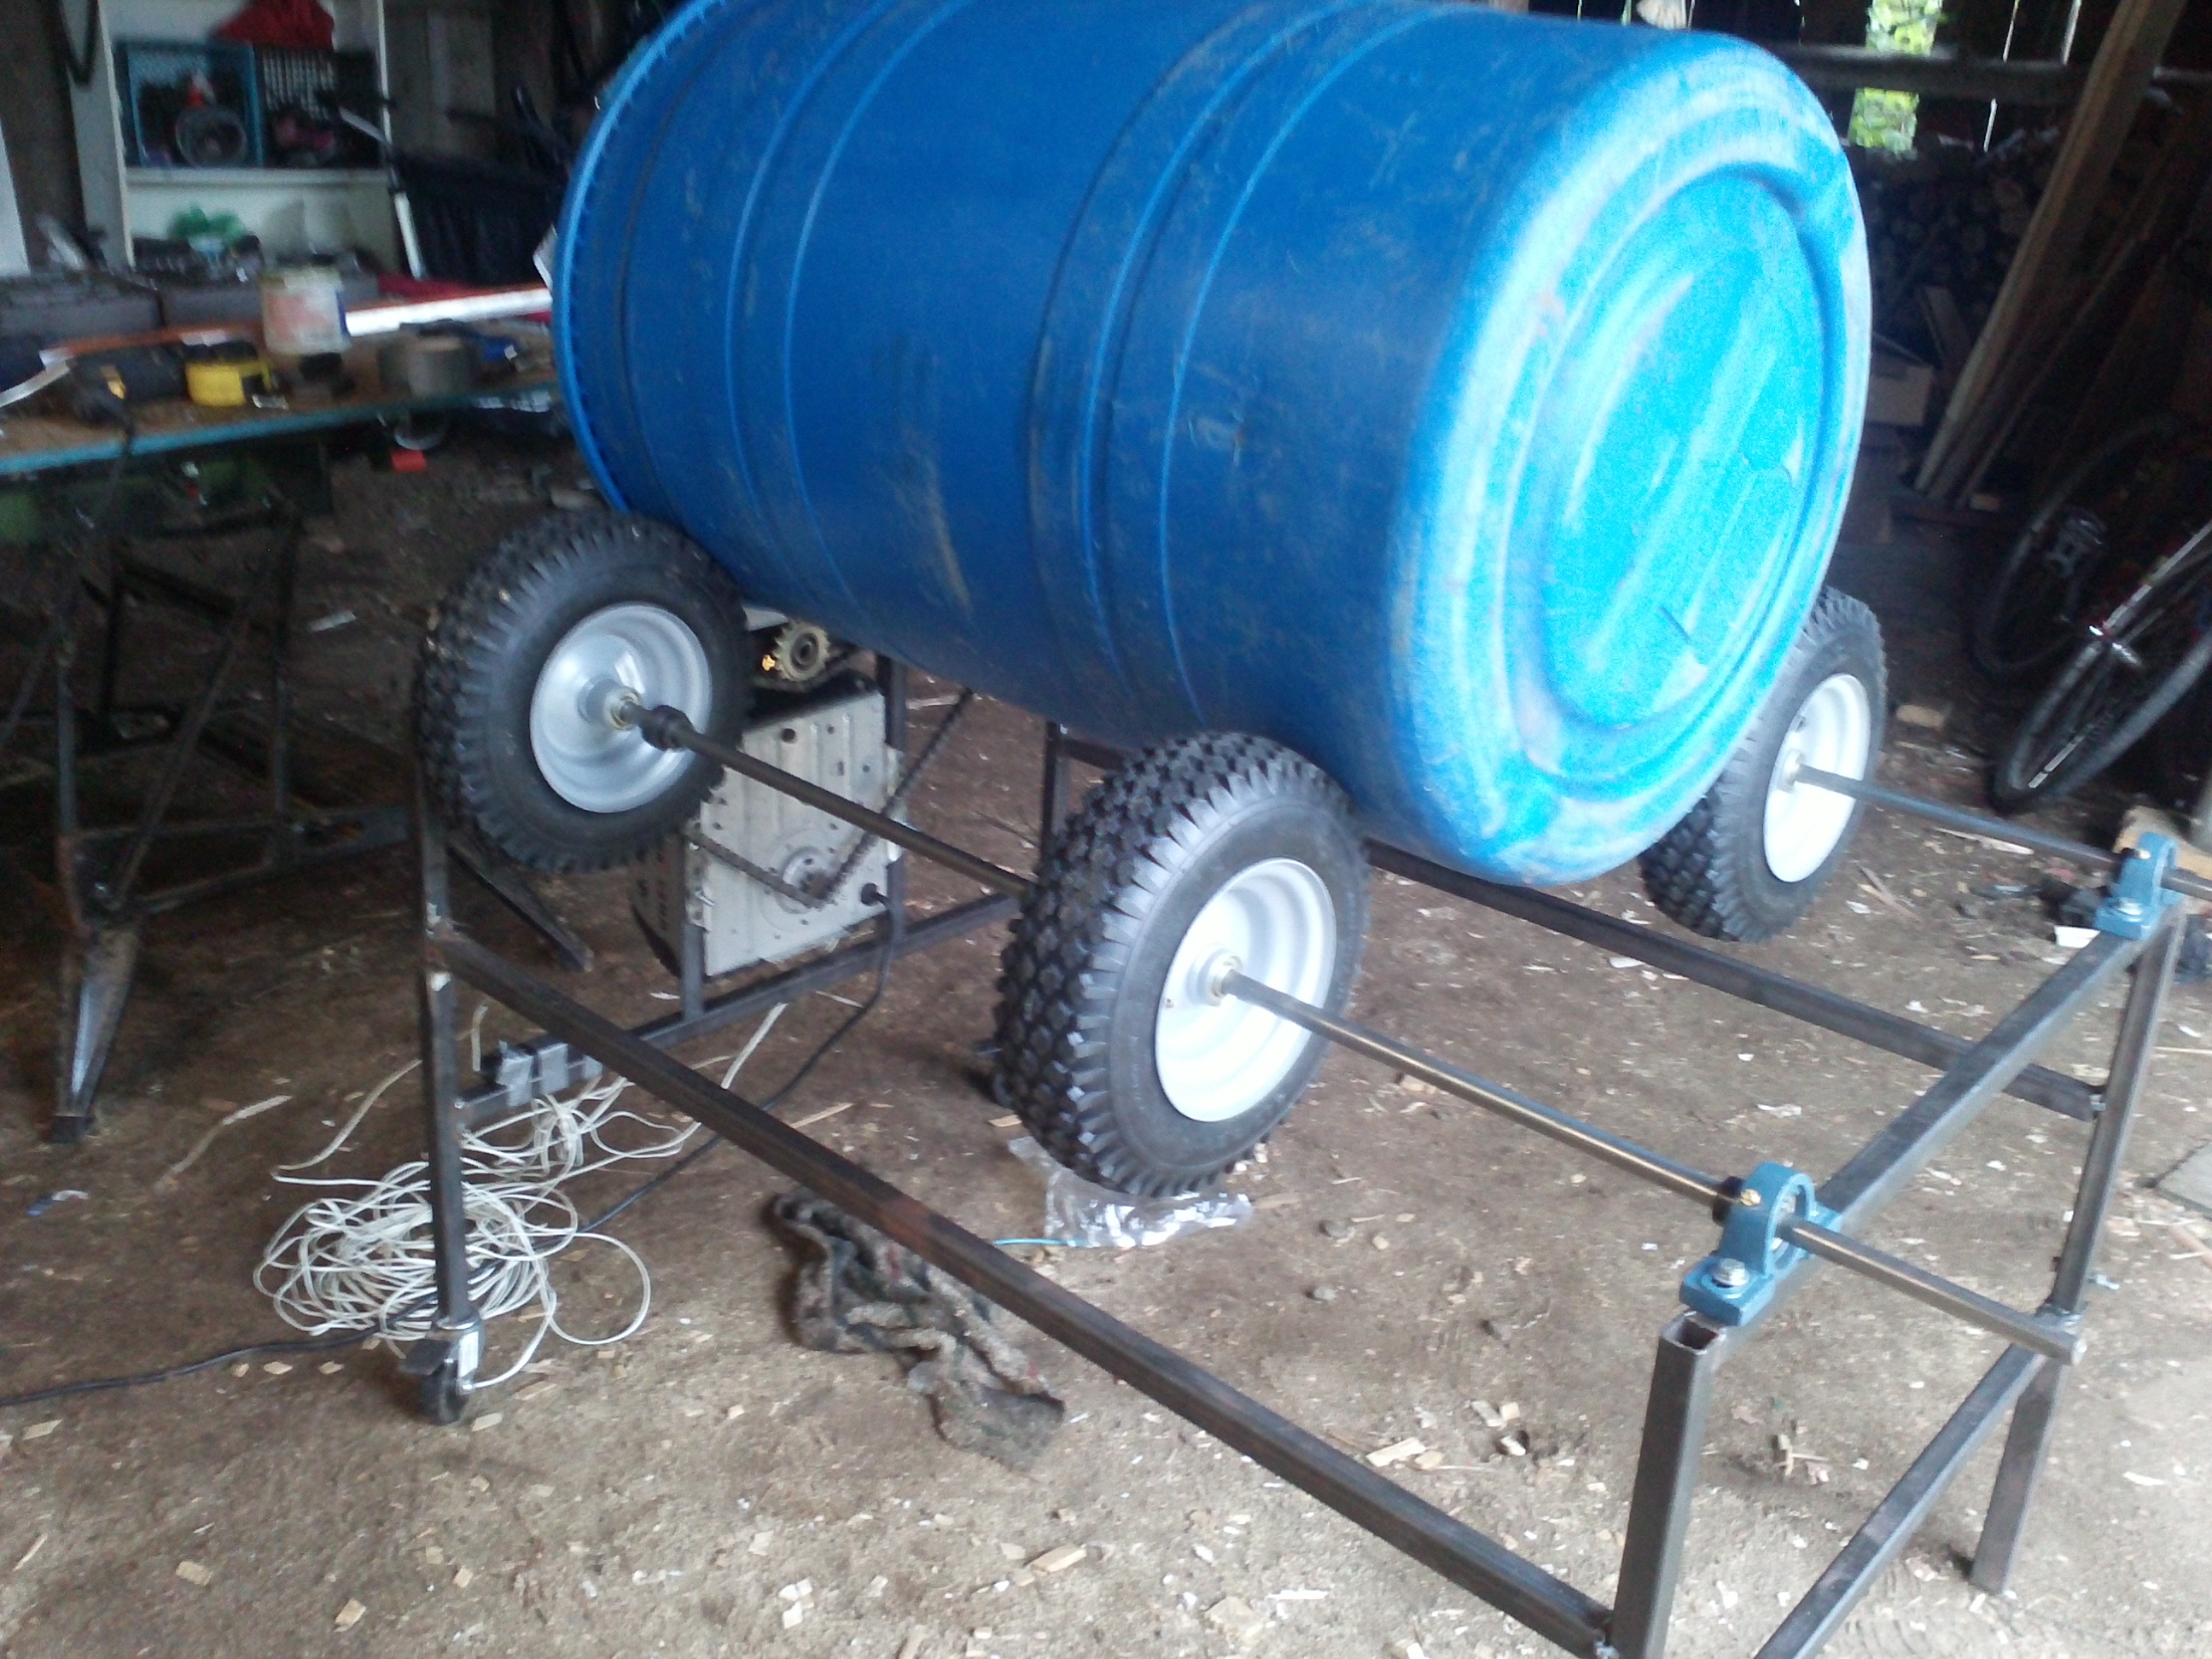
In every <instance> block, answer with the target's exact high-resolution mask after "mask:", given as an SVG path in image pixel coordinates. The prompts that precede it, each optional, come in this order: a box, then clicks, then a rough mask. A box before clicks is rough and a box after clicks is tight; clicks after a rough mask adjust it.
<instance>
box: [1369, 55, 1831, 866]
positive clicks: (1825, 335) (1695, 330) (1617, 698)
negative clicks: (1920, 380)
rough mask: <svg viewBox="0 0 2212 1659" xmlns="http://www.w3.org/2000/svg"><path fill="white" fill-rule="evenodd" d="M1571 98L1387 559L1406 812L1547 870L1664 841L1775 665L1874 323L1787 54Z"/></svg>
mask: <svg viewBox="0 0 2212 1659" xmlns="http://www.w3.org/2000/svg"><path fill="white" fill-rule="evenodd" d="M1645 38H1646V40H1650V37H1649V36H1648V35H1647V36H1646V37H1645ZM1569 113H1571V119H1563V120H1562V121H1561V122H1560V123H1559V125H1557V126H1556V127H1555V128H1554V129H1553V131H1551V132H1549V133H1548V134H1546V135H1543V137H1542V138H1541V142H1539V143H1534V144H1533V145H1532V147H1531V149H1530V151H1529V153H1528V160H1527V162H1526V164H1525V166H1524V167H1522V170H1521V173H1520V177H1519V179H1518V180H1517V183H1516V189H1515V192H1514V199H1513V200H1512V202H1511V203H1510V204H1509V205H1508V206H1506V207H1505V208H1504V210H1503V214H1502V216H1503V217H1504V218H1506V219H1507V220H1509V221H1510V222H1516V223H1517V224H1518V226H1519V230H1518V234H1515V235H1513V236H1511V237H1510V238H1492V239H1491V240H1489V241H1488V242H1487V243H1486V258H1484V259H1483V260H1482V261H1481V262H1480V265H1479V267H1478V269H1476V270H1474V271H1473V272H1471V273H1470V274H1469V278H1468V289H1469V290H1470V292H1471V293H1472V294H1473V295H1478V296H1479V300H1478V301H1477V302H1475V303H1471V304H1469V305H1468V307H1466V308H1465V309H1464V310H1463V311H1462V314H1461V317H1460V319H1459V328H1458V331H1457V333H1456V337H1455V339H1454V340H1453V342H1452V343H1451V347H1450V349H1449V351H1448V352H1447V354H1446V356H1445V358H1444V361H1443V363H1442V364H1441V365H1440V367H1439V368H1438V371H1437V374H1436V376H1435V377H1434V380H1433V381H1432V382H1431V393H1430V396H1431V404H1430V412H1429V416H1428V418H1427V420H1426V422H1425V423H1424V430H1425V433H1426V434H1427V435H1428V436H1429V439H1430V442H1429V444H1428V447H1427V449H1426V453H1425V456H1424V458H1423V463H1422V465H1421V468H1420V471H1419V481H1418V483H1415V484H1414V485H1413V487H1412V488H1409V489H1407V492H1406V494H1405V495H1404V496H1403V498H1402V512H1401V518H1400V520H1399V523H1398V525H1397V527H1396V534H1395V545H1394V549H1393V556H1394V557H1395V558H1396V559H1398V560H1400V561H1401V562H1402V563H1403V567H1404V569H1405V572H1406V575H1407V584H1406V587H1405V590H1404V592H1405V594H1406V602H1405V604H1404V605H1403V607H1402V613H1401V618H1400V622H1401V628H1400V629H1398V630H1397V631H1396V637H1397V641H1398V642H1399V643H1400V644H1401V647H1402V654H1401V655H1400V657H1399V661H1400V663H1401V670H1402V671H1401V677H1400V679H1399V684H1398V690H1399V691H1400V693H1401V696H1403V698H1404V700H1405V704H1406V707H1407V711H1408V714H1409V720H1408V722H1407V724H1406V725H1405V726H1404V727H1403V728H1402V729H1403V731H1404V732H1405V734H1406V736H1407V739H1408V741H1407V743H1406V744H1405V745H1404V746H1403V747H1402V748H1401V752H1400V754H1399V756H1398V757H1396V759H1397V761H1398V762H1399V764H1400V766H1401V767H1402V768H1403V769H1404V771H1403V773H1402V775H1407V776H1410V777H1413V778H1416V779H1418V780H1419V781H1420V785H1421V787H1419V789H1418V790H1416V791H1413V792H1407V795H1405V796H1401V800H1402V802H1403V810H1406V811H1409V812H1410V813H1411V814H1413V815H1414V816H1416V817H1418V818H1419V819H1420V820H1422V839H1424V840H1425V841H1426V842H1428V844H1429V845H1430V846H1431V848H1433V849H1434V850H1437V851H1438V852H1440V853H1443V854H1444V855H1445V856H1447V857H1448V858H1450V859H1452V860H1454V861H1456V862H1460V863H1462V864H1468V865H1472V866H1475V867H1477V868H1479V869H1480V870H1482V871H1484V872H1486V873H1490V874H1493V875H1496V876H1499V877H1503V878H1510V879H1513V880H1516V881H1522V882H1528V883H1536V884H1541V883H1547V882H1558V881H1564V880H1577V879H1581V878H1584V877H1587V876H1589V875H1592V874H1595V873H1596V872H1600V871H1602V870H1605V869H1608V868H1611V867H1613V866H1614V865H1617V864H1619V863H1620V862H1621V861H1623V860H1626V859H1627V858H1630V857H1632V856H1633V855H1634V854H1637V853H1638V852H1639V851H1641V850H1642V849H1643V848H1645V847H1647V846H1649V845H1650V843H1651V842H1653V841H1655V840H1656V839H1657V837H1658V836H1661V835H1663V834H1664V833H1665V832H1666V831H1667V830H1668V829H1669V828H1671V827H1672V826H1673V825H1674V823H1675V822H1676V821H1678V820H1679V819H1680V817H1681V816H1682V815H1683V814H1684V813H1685V812H1686V811H1688V810H1689V808H1690V807H1691V806H1692V805H1693V804H1694V803H1695V802H1696V800H1697V799H1698V797H1699V795H1700V794H1702V793H1704V791H1705V789H1706V788H1707V787H1709V786H1710V785H1711V782H1712V781H1713V779H1714V778H1715V777H1716V776H1717V775H1718V774H1719V772H1720V769H1721V768H1722V767H1723V765H1724V764H1725V763H1726V762H1727V759H1728V757H1729V753H1730V751H1731V750H1733V749H1734V747H1735V744H1736V743H1737V741H1738V740H1739V738H1741V733H1742V732H1743V731H1744V729H1745V727H1746V726H1747V724H1748V723H1749V721H1750V720H1751V718H1752V717H1753V714H1755V713H1756V711H1757V708H1758V706H1759V702H1761V700H1762V699H1763V698H1764V697H1765V695H1766V693H1767V691H1768V690H1769V689H1770V688H1771V685H1772V684H1773V683H1774V681H1775V679H1776V678H1777V677H1778V675H1779V673H1780V671H1781V667H1782V663H1783V659H1784V656H1785V655H1786V653H1788V651H1789V649H1790V645H1791V643H1792V642H1793V641H1795V639H1796V634H1797V630H1798V629H1799V628H1800V627H1801V626H1802V623H1803V621H1804V618H1805V617H1806V616H1807V614H1808V612H1809V611H1810V610H1811V607H1812V604H1813V601H1814V599H1815V598H1816V597H1817V595H1818V592H1819V589H1820V581H1821V580H1822V577H1823V575H1824V574H1825V572H1826V564H1827V559H1828V555H1829V552H1830V550H1831V549H1832V546H1833V544H1834V540H1835V536H1836V532H1837V528H1838V525H1839V523H1840V521H1841V519H1842V514H1843V509H1844V499H1845V496H1846V495H1847V493H1848V491H1849V488H1850V477H1851V472H1852V469H1853V465H1854V463H1855V461H1856V458H1857V447H1858V435H1859V428H1860V423H1861V421H1862V419H1863V412H1864V407H1865V398H1866V379H1867V359H1868V341H1869V328H1870V325H1869V303H1868V289H1867V275H1866V252H1865V233H1864V230H1863V225H1862V222H1861V220H1860V217H1859V210H1858V201H1857V192H1856V191H1855V190H1854V189H1853V188H1852V185H1851V181H1850V173H1849V170H1848V167H1846V165H1845V163H1844V158H1843V156H1842V155H1841V153H1840V150H1839V149H1838V145H1837V143H1836V140H1835V137H1834V133H1833V130H1832V125H1831V124H1830V121H1829V118H1828V116H1827V113H1826V111H1825V110H1823V109H1822V108H1821V107H1820V105H1819V104H1818V102H1817V101H1815V100H1814V98H1813V97H1812V96H1811V95H1810V94H1809V93H1808V92H1807V91H1806V90H1805V88H1804V87H1803V86H1802V84H1801V83H1800V82H1797V80H1796V77H1795V76H1791V75H1790V73H1789V72H1788V70H1785V69H1784V68H1783V66H1782V65H1781V64H1779V63H1778V62H1777V61H1776V60H1775V59H1774V58H1771V56H1769V55H1768V54H1766V53H1765V52H1759V51H1757V50H1755V49H1754V48H1752V47H1749V46H1741V45H1738V44H1736V43H1734V42H1729V41H1723V40H1714V39H1712V38H1711V37H1667V38H1664V39H1662V40H1659V41H1657V42H1656V43H1654V44H1653V45H1651V46H1650V47H1649V49H1647V50H1644V51H1643V52H1638V53H1637V54H1636V55H1635V56H1634V57H1633V58H1627V59H1625V60H1624V61H1623V63H1622V64H1620V67H1619V68H1618V69H1617V70H1615V71H1614V73H1613V74H1612V75H1611V76H1609V77H1608V78H1607V80H1606V81H1605V82H1604V83H1603V84H1602V85H1601V86H1600V87H1599V88H1595V89H1594V90H1592V91H1589V92H1587V93H1585V94H1583V96H1581V97H1580V98H1578V99H1577V100H1575V101H1574V102H1573V104H1572V105H1571V108H1570V112H1569ZM1381 783H1382V780H1381V779H1380V778H1377V779H1376V786H1378V787H1379V786H1380V785H1381ZM1477 803H1480V805H1479V807H1478V808H1477V810H1476V811H1474V814H1473V815H1472V818H1470V814H1469V811H1468V809H1469V807H1470V806H1472V805H1476V804H1477ZM1439 809H1441V810H1439ZM1470 829H1473V833H1470Z"/></svg>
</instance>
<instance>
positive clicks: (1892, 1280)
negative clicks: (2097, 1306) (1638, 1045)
mask: <svg viewBox="0 0 2212 1659" xmlns="http://www.w3.org/2000/svg"><path fill="white" fill-rule="evenodd" d="M1218 984H1219V989H1220V993H1221V994H1222V995H1224V996H1233V997H1237V998H1239V999H1241V1000H1243V1001H1246V1002H1249V1003H1252V1004H1253V1005H1255V1006H1258V1007H1261V1008H1265V1009H1266V1010H1267V1012H1270V1013H1272V1014H1273V1015H1275V1016H1276V1017H1277V1018H1280V1019H1286V1020H1288V1021H1290V1022H1291V1024H1293V1025H1300V1026H1304V1028H1305V1029H1306V1030H1309V1031H1311V1032H1313V1033H1314V1034H1315V1035H1316V1036H1322V1037H1326V1038H1327V1039H1328V1041H1329V1042H1334V1043H1336V1044H1337V1045H1338V1046H1340V1048H1349V1049H1351V1050H1352V1052H1353V1053H1354V1054H1364V1055H1366V1056H1367V1057H1368V1058H1369V1059H1370V1060H1381V1061H1383V1062H1384V1063H1385V1064H1386V1065H1390V1066H1396V1067H1397V1068H1398V1069H1399V1070H1400V1071H1401V1072H1403V1073H1406V1074H1407V1076H1409V1077H1417V1078H1419V1079H1422V1080H1423V1081H1425V1082H1427V1083H1430V1084H1432V1085H1435V1086H1436V1087H1437V1088H1438V1089H1441V1090H1443V1091H1444V1092H1445V1093H1447V1094H1449V1095H1455V1096H1457V1097H1459V1098H1460V1099H1462V1100H1466V1101H1471V1102H1472V1103H1474V1104H1475V1105H1477V1106H1480V1107H1483V1108H1484V1109H1486V1110H1489V1111H1492V1112H1495V1113H1497V1114H1498V1115H1499V1116H1501V1117H1504V1118H1508V1119H1510V1120H1511V1121H1514V1122H1516V1123H1518V1124H1521V1125H1522V1127H1526V1128H1530V1129H1534V1130H1535V1131H1536V1133H1539V1134H1541V1135H1545V1136H1547V1137H1548V1138H1549V1139H1553V1140H1556V1141H1558V1142H1559V1143H1560V1144H1561V1145H1562V1146H1571V1147H1573V1148H1574V1149H1575V1150H1576V1151H1577V1152H1585V1153H1588V1154H1589V1156H1590V1157H1592V1158H1596V1159H1598V1160H1599V1161H1600V1162H1601V1163H1605V1164H1611V1165H1612V1166H1613V1168H1614V1169H1616V1170H1624V1171H1626V1173H1628V1174H1630V1175H1632V1176H1636V1177H1637V1178H1638V1180H1641V1181H1648V1182H1651V1183H1652V1184H1653V1185H1655V1186H1658V1187H1664V1188H1667V1189H1668V1191H1669V1192H1674V1193H1680V1194H1682V1196H1684V1197H1685V1198H1692V1199H1695V1200H1698V1201H1699V1203H1701V1204H1704V1205H1705V1206H1709V1207H1711V1206H1725V1205H1729V1204H1733V1203H1735V1201H1736V1197H1735V1194H1736V1188H1735V1186H1734V1185H1733V1184H1732V1183H1723V1182H1721V1181H1720V1180H1718V1179H1717V1178H1716V1177H1715V1176H1709V1175H1706V1174H1705V1173H1704V1172H1702V1171H1701V1170H1693V1169H1692V1168H1691V1167H1690V1166H1689V1165H1687V1164H1678V1163H1676V1162H1675V1161H1674V1159H1673V1158H1668V1157H1667V1156H1665V1155H1664V1154H1663V1153H1660V1152H1652V1151H1650V1149H1649V1148H1647V1147H1643V1146H1637V1145H1636V1144H1635V1143H1634V1142H1632V1141H1627V1140H1623V1139H1621V1138H1620V1136H1618V1135H1615V1134H1612V1133H1608V1132H1607V1131H1606V1130H1603V1129H1601V1128H1599V1127H1597V1126H1596V1125H1595V1124H1592V1123H1586V1122H1584V1121H1583V1120H1582V1119H1580V1118H1578V1117H1573V1116H1571V1115H1568V1114H1567V1113H1565V1112H1562V1111H1559V1110H1557V1109H1554V1108H1553V1107H1549V1106H1545V1105H1541V1104H1539V1103H1537V1102H1535V1101H1533V1100H1530V1099H1528V1097H1526V1096H1524V1095H1518V1094H1516V1093H1514V1092H1513V1091H1511V1090H1510V1089H1504V1088H1500V1087H1499V1086H1498V1085H1496V1084H1494V1083H1488V1082H1485V1081H1484V1080H1483V1079H1480V1078H1477V1077H1472V1076H1469V1075H1468V1073H1465V1072H1462V1071H1461V1070H1459V1069H1458V1068H1457V1067H1456V1066H1447V1065H1446V1064H1444V1063H1443V1061H1442V1060H1437V1059H1436V1058H1434V1057H1433V1056H1431V1055H1429V1054H1423V1053H1421V1052H1420V1050H1419V1049H1418V1048H1407V1047H1406V1045H1405V1044H1403V1043H1401V1042H1392V1041H1391V1040H1390V1039H1389V1037H1386V1036H1382V1035H1380V1034H1379V1033H1377V1032H1374V1031H1370V1030H1367V1029H1366V1028H1365V1027H1364V1026H1362V1025H1356V1024H1352V1022H1351V1021H1350V1020H1346V1019H1339V1018H1336V1017H1335V1016H1334V1015H1332V1014H1330V1013H1328V1012H1327V1011H1326V1010H1324V1009H1320V1008H1316V1007H1315V1006H1313V1005H1312V1004H1310V1003H1309V1002H1304V1001H1302V1000H1299V999H1298V998H1297V997H1294V996H1290V995H1288V994H1285V993H1284V992H1281V991H1278V990H1276V989H1274V988H1273V987H1272V986H1267V985H1262V984H1261V983H1260V981H1257V980H1255V979H1253V978H1252V977H1250V976H1249V975H1247V974H1244V973H1242V972H1239V971H1237V969H1230V970H1229V971H1228V972H1226V973H1225V974H1223V975H1221V977H1220V980H1219V981H1218ZM1777 1231H1778V1232H1779V1233H1780V1234H1781V1236H1782V1237H1784V1238H1785V1239H1786V1240H1788V1241H1789V1242H1790V1243H1793V1244H1796V1245H1797V1246H1798V1247H1799V1248H1800V1249H1804V1250H1806V1251H1808V1252H1809V1253H1810V1254H1812V1255H1817V1256H1820V1258H1821V1259H1822V1260H1824V1261H1832V1262H1833V1263H1835V1264H1836V1265H1837V1266H1838V1267H1847V1268H1849V1269H1850V1271H1851V1272H1853V1273H1858V1274H1860V1275H1862V1276H1863V1277H1864V1278H1867V1279H1873V1280H1875V1282H1876V1283H1877V1284H1881V1285H1888V1286H1889V1287H1890V1288H1891V1289H1892V1290H1895V1291H1902V1292H1903V1293H1904V1294H1905V1295H1906V1296H1909V1297H1912V1298H1913V1299H1914V1300H1915V1301H1917V1302H1923V1303H1925V1304H1928V1305H1929V1307H1931V1308H1940V1309H1941V1310H1943V1311H1944V1312H1945V1313H1948V1314H1949V1315H1951V1316H1953V1317H1954V1318H1957V1319H1960V1320H1964V1321H1965V1322H1966V1323H1967V1324H1969V1325H1974V1326H1978V1327H1979V1328H1981V1329H1983V1330H1985V1331H1988V1332H1990V1333H1991V1334H1994V1335H1996V1336H2001V1337H2002V1338H2004V1339H2005V1340H2006V1341H2008V1342H2011V1343H2015V1344H2017V1345H2019V1346H2022V1347H2026V1348H2030V1349H2033V1351H2034V1352H2037V1353H2040V1354H2047V1355H2049V1356H2050V1357H2051V1358H2054V1359H2061V1360H2064V1361H2066V1362H2067V1363H2068V1364H2071V1363H2073V1361H2074V1360H2075V1359H2076V1358H2079V1357H2080V1351H2081V1339H2080V1338H2079V1337H2078V1336H2076V1335H2075V1334H2074V1333H2072V1332H2071V1331H2069V1330H2067V1329H2066V1328H2064V1327H2063V1326H2062V1325H2060V1324H2059V1323H2058V1322H2057V1321H2055V1320H2045V1319H2039V1318H2037V1317H2036V1316H2033V1315H2031V1314H2023V1313H2021V1312H2018V1311H2016V1310H2014V1309H2011V1308H2008V1307H2007V1306H2005V1304H2003V1303H2002V1302H1998V1301H1995V1300H1993V1299H1992V1298H1990V1297H1986V1296H1983V1295H1981V1294H1980V1293H1979V1292H1978V1291H1970V1290H1968V1289H1966V1287H1965V1286H1964V1285H1954V1284H1953V1283H1952V1282H1951V1281H1950V1280H1949V1279H1942V1278H1939V1277H1937V1276H1936V1274H1934V1273H1924V1272H1923V1271H1922V1270H1921V1269H1920V1268H1918V1267H1914V1266H1913V1265H1912V1264H1911V1262H1909V1261H1900V1260H1899V1258H1898V1257H1896V1256H1893V1255H1889V1254H1887V1252H1885V1251H1881V1250H1877V1249H1875V1248H1874V1247H1873V1246H1871V1245H1869V1244H1863V1243H1860V1242H1859V1241H1858V1240H1857V1239H1855V1238H1850V1237H1845V1236H1844V1234H1842V1233H1838V1232H1835V1231H1832V1230H1831V1229H1829V1228H1826V1227H1822V1226H1819V1225H1815V1224H1814V1223H1812V1222H1809V1221H1785V1222H1784V1223H1782V1224H1780V1225H1779V1226H1778V1228H1777Z"/></svg>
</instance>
